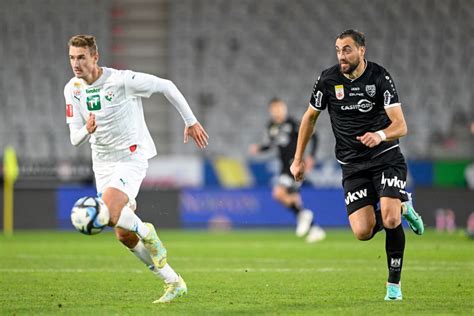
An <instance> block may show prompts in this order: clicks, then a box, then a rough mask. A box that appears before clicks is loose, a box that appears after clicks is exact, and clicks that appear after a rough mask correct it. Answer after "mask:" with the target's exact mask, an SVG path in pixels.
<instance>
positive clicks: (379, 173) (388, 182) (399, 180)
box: [371, 148, 408, 202]
mask: <svg viewBox="0 0 474 316" xmlns="http://www.w3.org/2000/svg"><path fill="white" fill-rule="evenodd" d="M377 159H378V160H379V161H378V162H377V165H376V166H374V167H373V168H372V169H371V171H372V182H373V184H374V187H375V188H376V190H377V192H378V193H379V198H382V197H388V198H395V199H399V200H400V201H402V202H403V201H407V200H408V195H407V192H406V191H405V190H406V185H407V172H408V171H407V165H406V162H405V158H404V157H403V155H402V154H401V152H400V150H399V149H398V148H395V149H392V150H390V151H388V152H387V153H385V154H383V155H382V156H380V157H377Z"/></svg>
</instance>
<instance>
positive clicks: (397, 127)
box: [357, 103, 408, 148]
mask: <svg viewBox="0 0 474 316" xmlns="http://www.w3.org/2000/svg"><path fill="white" fill-rule="evenodd" d="M385 112H386V113H387V116H388V117H389V119H390V121H391V123H390V125H389V126H387V127H386V128H385V129H383V130H379V131H376V132H374V133H371V132H367V133H365V134H364V135H362V136H357V139H358V140H359V141H360V142H361V143H362V144H364V145H365V146H367V147H370V148H372V147H375V146H377V145H378V144H380V143H381V142H383V141H390V140H395V139H398V138H400V137H403V136H405V135H406V134H407V132H408V128H407V124H406V122H405V117H404V116H403V111H402V107H401V105H400V103H398V104H397V105H395V106H391V107H388V108H385Z"/></svg>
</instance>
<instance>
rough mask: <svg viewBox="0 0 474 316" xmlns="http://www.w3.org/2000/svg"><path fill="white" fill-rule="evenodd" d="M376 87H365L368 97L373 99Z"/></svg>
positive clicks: (372, 85)
mask: <svg viewBox="0 0 474 316" xmlns="http://www.w3.org/2000/svg"><path fill="white" fill-rule="evenodd" d="M375 91H376V90H375V85H374V84H368V85H366V86H365V92H367V95H368V96H369V97H371V98H373V97H374V96H375Z"/></svg>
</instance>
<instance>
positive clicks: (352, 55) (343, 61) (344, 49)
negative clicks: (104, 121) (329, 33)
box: [336, 36, 365, 74]
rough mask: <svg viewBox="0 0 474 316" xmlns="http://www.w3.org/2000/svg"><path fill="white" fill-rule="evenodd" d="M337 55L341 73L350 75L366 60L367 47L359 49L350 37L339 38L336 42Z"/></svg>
mask: <svg viewBox="0 0 474 316" xmlns="http://www.w3.org/2000/svg"><path fill="white" fill-rule="evenodd" d="M336 54H337V60H338V62H339V69H340V70H341V72H342V73H344V74H350V73H352V72H353V71H354V70H355V69H356V68H357V66H359V63H360V61H361V60H363V59H364V54H365V47H363V46H361V47H358V46H357V45H356V43H355V42H354V40H353V39H352V37H350V36H347V37H344V38H343V39H340V38H338V39H337V40H336Z"/></svg>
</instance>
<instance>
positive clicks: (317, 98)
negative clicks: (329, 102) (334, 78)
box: [313, 90, 323, 108]
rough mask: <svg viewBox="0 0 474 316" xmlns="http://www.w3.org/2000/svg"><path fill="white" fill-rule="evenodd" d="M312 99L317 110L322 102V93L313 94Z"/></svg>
mask: <svg viewBox="0 0 474 316" xmlns="http://www.w3.org/2000/svg"><path fill="white" fill-rule="evenodd" d="M313 97H314V106H315V107H317V108H320V107H321V102H322V100H323V93H322V92H321V91H319V90H318V92H316V93H314V92H313Z"/></svg>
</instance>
